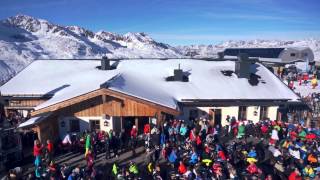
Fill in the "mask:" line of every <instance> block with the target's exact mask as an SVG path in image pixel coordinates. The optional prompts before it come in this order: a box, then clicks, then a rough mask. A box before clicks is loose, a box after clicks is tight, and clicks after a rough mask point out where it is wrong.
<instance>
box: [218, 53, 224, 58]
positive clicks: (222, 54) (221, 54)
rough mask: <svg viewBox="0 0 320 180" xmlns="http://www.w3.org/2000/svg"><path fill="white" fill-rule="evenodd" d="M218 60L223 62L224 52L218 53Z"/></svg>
mask: <svg viewBox="0 0 320 180" xmlns="http://www.w3.org/2000/svg"><path fill="white" fill-rule="evenodd" d="M218 59H219V60H223V59H224V52H223V51H222V52H218Z"/></svg>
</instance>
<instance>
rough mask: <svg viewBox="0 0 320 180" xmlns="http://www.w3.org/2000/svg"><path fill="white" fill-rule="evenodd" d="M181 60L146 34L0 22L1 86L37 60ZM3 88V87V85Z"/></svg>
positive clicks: (24, 19) (26, 20)
mask: <svg viewBox="0 0 320 180" xmlns="http://www.w3.org/2000/svg"><path fill="white" fill-rule="evenodd" d="M102 56H108V57H111V58H120V57H122V58H123V57H126V58H141V57H143V58H148V57H161V58H163V57H173V58H174V57H181V54H180V53H179V52H178V51H177V50H176V49H175V48H173V47H171V46H169V45H167V44H163V43H159V42H156V41H154V40H153V39H152V38H150V37H149V36H148V35H146V34H144V33H127V34H124V35H119V34H115V33H111V32H106V31H99V32H97V33H95V32H92V31H90V30H87V29H84V28H81V27H78V26H60V25H56V24H53V23H50V22H48V21H46V20H42V19H36V18H33V17H30V16H26V15H17V16H14V17H10V18H8V19H5V20H2V21H0V59H1V60H6V63H5V64H6V66H5V65H3V64H1V69H0V73H1V76H0V82H2V81H5V80H7V79H8V77H10V76H12V75H13V74H15V73H16V72H19V71H21V70H22V69H23V68H24V67H25V66H27V65H28V64H29V63H31V62H32V61H33V60H35V59H81V58H84V59H90V58H101V57H102ZM0 84H1V83H0Z"/></svg>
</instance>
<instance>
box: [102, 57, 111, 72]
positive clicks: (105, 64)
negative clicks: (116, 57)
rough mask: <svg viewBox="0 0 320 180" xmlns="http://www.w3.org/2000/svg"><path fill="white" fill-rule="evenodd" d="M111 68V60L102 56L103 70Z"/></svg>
mask: <svg viewBox="0 0 320 180" xmlns="http://www.w3.org/2000/svg"><path fill="white" fill-rule="evenodd" d="M110 69H111V66H110V60H109V59H108V57H106V56H104V57H102V59H101V70H110Z"/></svg>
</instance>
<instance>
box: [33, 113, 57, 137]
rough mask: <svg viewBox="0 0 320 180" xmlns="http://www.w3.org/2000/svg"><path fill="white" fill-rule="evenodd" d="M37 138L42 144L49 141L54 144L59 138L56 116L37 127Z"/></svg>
mask: <svg viewBox="0 0 320 180" xmlns="http://www.w3.org/2000/svg"><path fill="white" fill-rule="evenodd" d="M37 127H38V128H37V129H38V136H39V139H40V141H41V142H42V143H45V142H46V140H48V139H50V140H51V141H53V142H56V141H57V140H58V138H59V123H58V117H57V116H54V115H52V116H49V117H48V118H47V119H46V120H44V121H43V122H41V123H39V124H38V125H37Z"/></svg>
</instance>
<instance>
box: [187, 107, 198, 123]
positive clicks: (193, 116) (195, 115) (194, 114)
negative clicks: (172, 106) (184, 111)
mask: <svg viewBox="0 0 320 180" xmlns="http://www.w3.org/2000/svg"><path fill="white" fill-rule="evenodd" d="M189 118H190V119H191V120H195V119H196V118H198V110H197V109H191V110H190V112H189Z"/></svg>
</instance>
